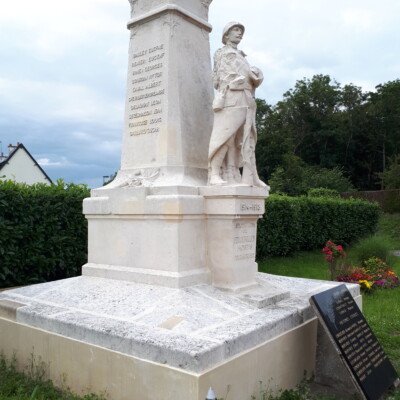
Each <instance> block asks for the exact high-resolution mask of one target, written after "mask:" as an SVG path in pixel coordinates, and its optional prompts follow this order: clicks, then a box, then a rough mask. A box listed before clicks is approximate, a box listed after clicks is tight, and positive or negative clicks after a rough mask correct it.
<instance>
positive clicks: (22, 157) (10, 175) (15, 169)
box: [0, 149, 50, 185]
mask: <svg viewBox="0 0 400 400" xmlns="http://www.w3.org/2000/svg"><path fill="white" fill-rule="evenodd" d="M4 176H5V178H3V177H4ZM0 177H1V178H2V179H11V180H13V181H16V182H20V183H26V184H28V185H32V184H34V183H46V184H49V183H50V182H49V180H48V179H46V177H45V175H44V174H43V172H42V171H41V170H40V168H39V167H38V166H37V165H36V164H35V163H34V162H33V160H32V158H31V157H29V155H28V154H27V153H26V152H25V150H24V149H18V150H16V153H15V154H14V155H13V156H12V158H10V160H9V163H7V164H6V165H4V167H3V168H2V169H1V171H0Z"/></svg>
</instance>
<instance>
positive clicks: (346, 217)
mask: <svg viewBox="0 0 400 400" xmlns="http://www.w3.org/2000/svg"><path fill="white" fill-rule="evenodd" d="M378 219H379V207H378V205H377V204H376V203H369V202H366V201H362V200H353V199H352V200H342V199H332V198H318V197H317V198H308V197H287V196H277V195H271V196H270V197H269V198H268V199H267V200H266V202H265V214H264V217H263V218H262V219H260V220H259V224H258V242H257V258H258V259H264V258H266V257H271V256H284V255H288V254H291V253H293V252H296V251H299V250H311V249H318V248H322V247H323V246H324V244H325V243H326V242H327V241H328V240H331V241H333V242H334V243H336V244H341V245H343V246H347V245H349V244H350V243H353V242H355V241H357V240H359V239H360V238H363V237H366V236H369V235H371V234H373V233H374V232H375V231H376V229H377V225H378Z"/></svg>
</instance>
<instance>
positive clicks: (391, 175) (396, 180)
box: [380, 154, 400, 189]
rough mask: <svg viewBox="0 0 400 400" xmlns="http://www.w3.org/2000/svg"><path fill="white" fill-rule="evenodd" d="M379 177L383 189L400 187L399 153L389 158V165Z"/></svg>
mask: <svg viewBox="0 0 400 400" xmlns="http://www.w3.org/2000/svg"><path fill="white" fill-rule="evenodd" d="M380 177H381V180H382V186H383V187H384V189H400V154H398V155H397V156H395V157H393V158H392V159H391V162H390V167H389V168H387V169H386V170H385V171H384V172H383V173H382V174H380Z"/></svg>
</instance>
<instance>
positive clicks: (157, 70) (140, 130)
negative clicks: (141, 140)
mask: <svg viewBox="0 0 400 400" xmlns="http://www.w3.org/2000/svg"><path fill="white" fill-rule="evenodd" d="M164 59H165V45H164V44H163V43H162V44H157V45H154V46H152V47H149V48H146V49H142V50H137V51H135V52H134V53H133V54H132V55H131V58H130V64H131V65H130V71H131V73H130V76H129V79H130V80H131V81H130V82H129V83H130V85H129V97H128V110H129V114H128V128H129V134H130V135H131V136H140V135H148V134H158V133H159V132H160V127H161V124H162V123H163V116H162V114H163V103H164V97H165V96H164V95H165V87H164V78H165V72H164Z"/></svg>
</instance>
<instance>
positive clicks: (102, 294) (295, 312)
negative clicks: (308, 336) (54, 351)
mask: <svg viewBox="0 0 400 400" xmlns="http://www.w3.org/2000/svg"><path fill="white" fill-rule="evenodd" d="M255 282H256V284H257V290H258V292H257V291H253V290H251V291H249V292H246V291H243V292H239V293H233V292H226V291H223V290H220V289H216V288H213V287H212V286H210V285H206V284H202V285H196V286H192V287H189V288H185V289H172V288H167V287H162V286H154V285H145V284H138V283H133V282H125V281H118V280H112V279H102V278H93V277H85V276H82V277H77V278H72V279H66V280H61V281H56V282H50V283H44V284H39V285H33V286H28V287H24V288H19V289H14V290H10V291H5V292H2V293H1V294H0V310H1V309H3V308H6V309H9V307H10V305H13V307H14V311H13V315H14V316H8V317H7V316H5V317H6V318H9V319H12V320H14V321H16V322H19V323H22V324H26V325H29V326H32V327H36V328H40V329H43V330H45V331H48V332H53V333H57V334H60V335H63V336H66V337H69V338H72V339H77V340H80V341H83V342H85V343H90V344H93V345H97V346H101V347H104V348H107V349H110V350H114V351H118V352H121V353H124V354H128V355H132V356H135V357H139V358H143V359H146V360H149V361H152V362H156V363H160V364H167V365H168V366H170V367H174V368H180V369H183V370H185V371H191V372H195V373H201V372H204V371H206V370H208V369H209V368H211V367H214V366H216V365H218V364H220V363H223V362H226V361H227V360H229V359H231V358H232V357H234V356H237V355H239V354H241V353H242V352H244V351H248V350H250V349H252V348H254V347H255V346H258V345H260V344H262V343H264V342H266V341H268V340H270V339H273V338H275V337H277V336H279V335H281V334H284V333H285V332H287V331H289V330H291V329H297V328H298V327H299V326H301V325H302V324H303V323H306V322H307V321H310V320H312V319H314V318H315V316H314V313H313V311H312V309H311V306H310V305H309V297H310V296H311V295H312V294H315V293H318V292H321V291H323V290H327V289H330V288H331V287H333V286H335V285H337V283H334V282H324V281H316V280H307V279H296V278H288V277H279V276H274V275H268V274H260V273H257V275H256V277H255ZM348 287H349V290H350V291H351V292H352V294H353V296H359V286H358V285H348ZM271 288H273V289H275V291H276V292H279V293H284V294H283V295H281V296H280V297H275V298H272V299H271V298H269V297H268V291H269V290H271ZM265 299H267V300H268V299H270V301H269V302H268V301H263V300H265ZM0 341H1V339H0Z"/></svg>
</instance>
